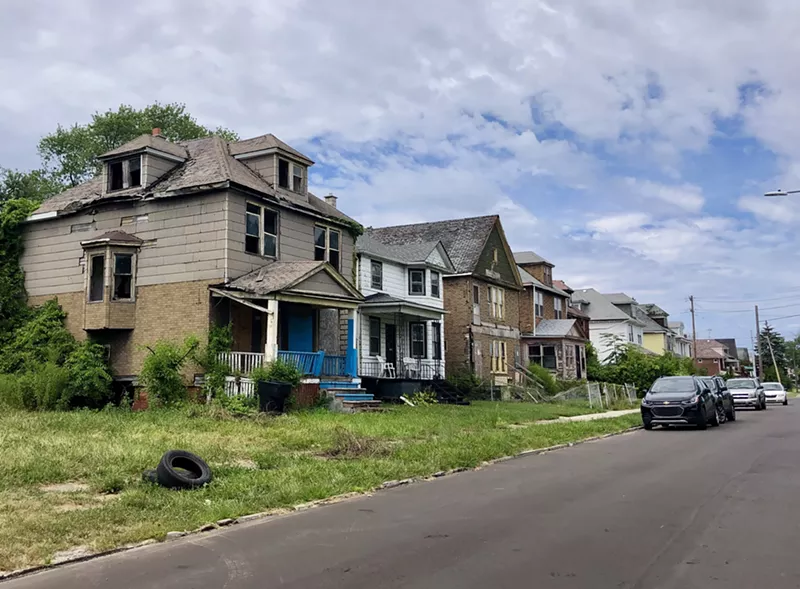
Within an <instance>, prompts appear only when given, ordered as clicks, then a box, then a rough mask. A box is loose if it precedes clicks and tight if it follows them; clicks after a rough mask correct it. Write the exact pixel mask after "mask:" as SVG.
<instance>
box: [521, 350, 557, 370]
mask: <svg viewBox="0 0 800 589" xmlns="http://www.w3.org/2000/svg"><path fill="white" fill-rule="evenodd" d="M528 359H529V360H530V361H531V362H533V363H534V364H538V365H539V366H544V367H545V368H547V369H549V370H556V365H557V361H556V348H555V346H542V345H539V344H535V345H531V346H528Z"/></svg>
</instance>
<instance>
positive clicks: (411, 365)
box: [358, 357, 444, 380]
mask: <svg viewBox="0 0 800 589" xmlns="http://www.w3.org/2000/svg"><path fill="white" fill-rule="evenodd" d="M358 374H359V376H368V377H370V376H371V377H373V378H407V379H412V380H434V379H439V378H444V360H431V359H428V358H403V359H398V361H397V362H395V363H393V364H392V363H388V362H386V360H385V359H378V358H375V357H368V358H364V359H363V360H362V361H361V366H360V370H359V372H358Z"/></svg>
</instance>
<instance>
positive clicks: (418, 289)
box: [408, 270, 425, 296]
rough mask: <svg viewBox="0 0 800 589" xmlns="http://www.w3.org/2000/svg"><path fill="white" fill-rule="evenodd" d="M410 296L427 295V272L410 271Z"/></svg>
mask: <svg viewBox="0 0 800 589" xmlns="http://www.w3.org/2000/svg"><path fill="white" fill-rule="evenodd" d="M408 294H411V295H423V296H424V295H425V270H409V271H408Z"/></svg>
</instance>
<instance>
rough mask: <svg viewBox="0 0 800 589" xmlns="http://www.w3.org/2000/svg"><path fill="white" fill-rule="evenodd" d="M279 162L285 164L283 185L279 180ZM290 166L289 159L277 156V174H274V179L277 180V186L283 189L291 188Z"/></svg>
mask: <svg viewBox="0 0 800 589" xmlns="http://www.w3.org/2000/svg"><path fill="white" fill-rule="evenodd" d="M281 164H286V184H285V185H284V183H283V182H282V181H281ZM291 166H292V162H290V161H289V160H287V159H284V158H282V157H279V158H278V164H277V167H278V169H277V174H276V176H277V178H276V180H277V182H278V188H283V189H284V190H291V189H292V167H291Z"/></svg>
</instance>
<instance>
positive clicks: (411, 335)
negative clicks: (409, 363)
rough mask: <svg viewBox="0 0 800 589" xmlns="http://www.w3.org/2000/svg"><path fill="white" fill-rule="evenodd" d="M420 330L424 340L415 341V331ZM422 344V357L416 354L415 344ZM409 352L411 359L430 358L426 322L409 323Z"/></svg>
mask: <svg viewBox="0 0 800 589" xmlns="http://www.w3.org/2000/svg"><path fill="white" fill-rule="evenodd" d="M415 328H420V329H421V333H422V340H415V339H414V329H415ZM420 341H421V342H422V355H419V356H418V355H415V354H414V344H415V343H419V342H420ZM408 352H409V356H410V357H411V358H414V359H415V360H417V359H423V360H424V359H426V358H427V357H428V329H427V325H426V324H425V322H424V321H409V322H408Z"/></svg>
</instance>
